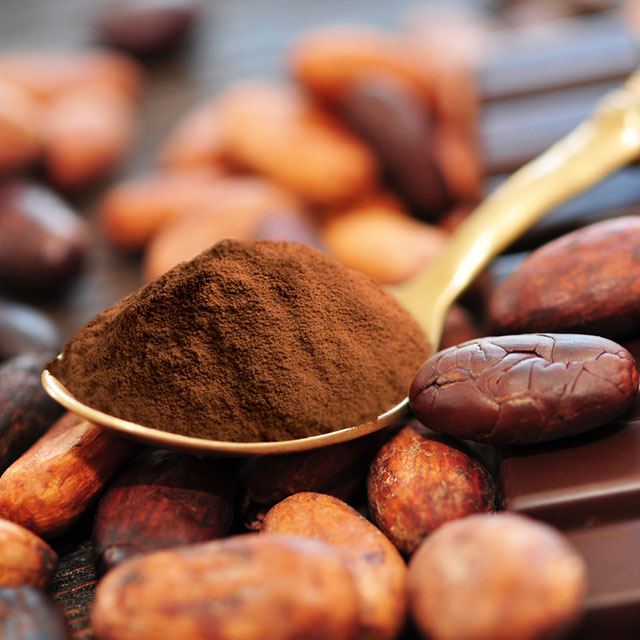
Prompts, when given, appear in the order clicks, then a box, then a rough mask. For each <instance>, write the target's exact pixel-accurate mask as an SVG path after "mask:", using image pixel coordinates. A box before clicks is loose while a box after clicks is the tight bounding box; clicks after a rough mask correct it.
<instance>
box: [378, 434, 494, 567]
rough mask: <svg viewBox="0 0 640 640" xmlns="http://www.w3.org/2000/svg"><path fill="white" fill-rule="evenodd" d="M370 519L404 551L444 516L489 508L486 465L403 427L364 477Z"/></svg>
mask: <svg viewBox="0 0 640 640" xmlns="http://www.w3.org/2000/svg"><path fill="white" fill-rule="evenodd" d="M367 490H368V498H369V509H370V512H371V515H372V517H373V520H374V522H375V523H376V524H377V525H378V526H379V527H380V529H382V531H383V532H384V533H385V534H386V535H387V536H388V537H389V539H390V540H391V541H392V542H393V543H394V544H395V545H396V547H398V549H400V551H401V552H402V553H404V554H406V555H410V554H411V553H413V551H414V550H415V549H416V547H417V546H418V545H419V544H420V542H421V541H422V539H423V538H424V537H426V536H427V535H429V534H430V533H431V532H432V531H434V530H435V529H436V528H437V527H439V526H440V525H442V524H444V523H445V522H447V521H449V520H454V519H456V518H462V517H464V516H467V515H469V514H471V513H476V512H482V511H491V510H492V509H493V506H494V500H495V488H494V484H493V480H492V479H491V476H490V475H489V473H488V471H487V470H486V469H485V468H484V467H483V466H482V465H481V464H480V463H479V462H478V461H477V460H475V459H474V458H472V457H470V456H468V455H467V454H466V453H464V452H462V451H461V450H459V449H458V448H456V447H454V446H452V445H450V444H448V443H447V441H446V440H444V439H442V438H441V437H439V436H438V435H437V434H434V435H433V436H427V435H426V430H425V429H423V428H422V427H420V426H417V425H411V426H408V427H405V428H404V429H403V430H402V431H401V432H400V433H398V435H396V436H395V437H394V438H392V439H391V440H390V441H389V442H387V444H386V445H384V446H383V447H382V449H381V450H380V453H378V455H377V457H376V458H375V460H374V461H373V464H372V465H371V470H370V472H369V478H368V483H367Z"/></svg>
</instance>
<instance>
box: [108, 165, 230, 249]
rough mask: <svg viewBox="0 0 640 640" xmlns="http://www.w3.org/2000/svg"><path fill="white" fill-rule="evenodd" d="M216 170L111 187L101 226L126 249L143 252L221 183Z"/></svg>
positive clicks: (157, 175) (144, 178) (164, 175)
mask: <svg viewBox="0 0 640 640" xmlns="http://www.w3.org/2000/svg"><path fill="white" fill-rule="evenodd" d="M219 177H220V176H219V174H218V172H216V171H215V170H214V169H195V170H189V171H171V172H169V171H162V172H158V173H152V174H149V175H145V176H141V177H139V178H133V179H131V180H126V181H125V182H121V183H119V184H116V185H115V186H113V187H111V188H110V189H109V190H108V191H107V192H106V193H105V195H104V196H103V198H102V202H101V203H100V226H101V227H102V230H103V231H104V232H105V234H106V236H107V238H108V239H109V240H110V241H111V242H113V243H114V244H116V245H118V246H120V247H123V248H126V249H140V248H142V247H144V246H145V245H146V243H147V242H148V241H149V239H150V238H151V237H152V236H153V234H154V233H156V232H157V231H158V230H159V229H160V228H161V227H162V226H163V225H165V224H167V223H169V222H170V221H171V220H173V218H175V217H176V216H178V215H180V214H181V213H182V212H184V211H186V210H188V209H189V207H190V206H191V205H193V204H195V203H197V202H199V201H200V200H201V199H202V198H206V197H207V195H206V194H207V193H208V189H209V187H210V186H211V185H212V184H213V183H214V182H215V181H216V180H218V179H219Z"/></svg>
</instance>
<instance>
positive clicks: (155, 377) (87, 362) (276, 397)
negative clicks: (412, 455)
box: [51, 240, 427, 442]
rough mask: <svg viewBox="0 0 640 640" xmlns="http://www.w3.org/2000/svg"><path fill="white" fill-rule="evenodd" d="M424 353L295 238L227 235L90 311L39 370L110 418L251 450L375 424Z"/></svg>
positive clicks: (407, 327) (351, 277) (351, 276)
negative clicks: (252, 445) (57, 356)
mask: <svg viewBox="0 0 640 640" xmlns="http://www.w3.org/2000/svg"><path fill="white" fill-rule="evenodd" d="M426 356H427V351H426V345H425V341H424V336H423V334H422V332H421V330H420V328H419V327H418V326H417V324H416V323H415V322H414V320H413V319H412V318H411V316H410V315H409V314H408V313H407V312H406V311H405V310H404V309H403V308H402V307H400V306H399V305H398V304H397V303H396V302H395V300H394V299H393V298H392V297H391V296H390V295H389V294H387V293H386V292H384V291H383V290H382V289H380V288H379V287H378V286H377V285H376V284H375V283H374V282H373V281H372V280H370V279H369V278H368V277H367V276H364V275H362V274H360V273H358V272H356V271H353V270H351V269H348V268H346V267H344V266H342V265H341V264H339V263H338V262H336V261H335V260H333V259H332V258H329V257H327V256H326V255H324V254H322V253H321V252H319V251H317V250H315V249H312V248H310V247H308V246H306V245H303V244H297V243H288V242H269V241H258V242H240V241H235V240H225V241H223V242H221V243H219V244H217V245H215V246H214V247H212V248H211V249H208V250H207V251H205V252H203V253H202V254H200V255H199V256H198V257H196V258H195V259H193V260H191V261H189V262H183V263H181V264H179V265H178V266H177V267H175V268H174V269H172V270H171V271H169V272H167V273H166V274H165V275H163V276H161V277H160V278H158V279H157V280H155V281H153V282H151V283H150V284H148V285H146V286H144V287H142V288H141V289H140V290H138V291H137V292H135V293H133V294H131V295H130V296H128V297H127V298H125V299H124V300H122V301H121V302H119V303H118V304H116V305H115V306H113V307H111V308H110V309H108V310H107V311H105V312H103V313H102V314H100V315H98V316H97V317H96V318H94V319H93V320H92V321H91V322H89V323H88V324H87V325H86V326H85V327H84V328H83V329H82V330H81V331H80V332H79V333H78V334H77V335H76V336H75V337H74V338H73V339H72V340H71V341H70V342H69V343H68V344H67V345H66V346H65V348H64V351H63V358H62V359H61V360H58V361H56V363H55V364H54V365H53V366H52V367H51V369H52V372H53V373H54V375H56V376H57V377H58V378H59V379H60V380H61V381H62V382H63V383H64V384H65V385H66V386H67V388H68V389H69V390H70V391H71V393H72V394H73V395H74V396H76V398H78V399H79V400H81V401H82V402H84V403H85V404H88V405H90V406H92V407H95V408H97V409H100V410H102V411H104V412H106V413H109V414H112V415H115V416H118V417H120V418H124V419H127V420H131V421H134V422H137V423H139V424H142V425H145V426H148V427H154V428H156V429H161V430H163V431H170V432H173V433H179V434H184V435H190V436H197V437H202V438H210V439H217V440H228V441H241V442H258V441H274V440H286V439H289V438H299V437H304V436H310V435H316V434H320V433H326V432H329V431H334V430H336V429H340V428H343V427H346V426H352V425H356V424H361V423H362V422H365V421H367V420H369V419H372V418H375V417H376V416H377V415H379V414H380V413H382V412H384V411H386V410H387V409H389V408H391V407H392V406H393V405H394V404H396V403H397V402H399V401H400V400H401V399H402V398H403V397H405V396H406V395H407V390H408V388H409V384H410V383H411V380H412V378H413V376H414V374H415V373H416V371H417V369H418V367H419V366H420V364H421V363H422V362H423V360H424V359H425V358H426Z"/></svg>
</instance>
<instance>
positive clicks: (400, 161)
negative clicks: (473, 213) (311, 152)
mask: <svg viewBox="0 0 640 640" xmlns="http://www.w3.org/2000/svg"><path fill="white" fill-rule="evenodd" d="M340 110H341V112H342V114H343V115H344V117H345V119H346V121H347V122H348V123H349V124H351V126H352V127H353V128H354V130H355V131H357V132H358V133H359V134H360V135H362V137H363V138H364V139H365V140H366V141H367V142H368V143H369V144H370V145H371V146H372V148H373V149H374V150H375V151H376V153H377V154H378V157H379V159H380V161H381V164H382V166H383V167H384V169H386V171H387V173H388V174H389V178H390V179H391V182H392V183H393V185H394V186H395V187H396V189H397V190H398V193H399V194H400V195H401V196H402V197H403V198H404V199H405V200H406V202H407V203H408V204H409V206H410V208H411V210H412V211H413V212H414V213H416V214H418V215H419V217H421V218H423V219H425V220H435V219H437V218H438V217H439V215H440V214H441V213H443V212H444V211H445V210H446V209H448V208H449V207H450V206H451V204H452V199H451V196H450V195H449V192H448V190H447V187H446V185H445V182H444V179H443V176H442V172H441V171H440V169H439V167H438V165H437V162H436V157H435V155H434V151H435V140H434V126H435V125H434V122H433V117H432V115H431V114H430V113H429V111H428V110H427V107H426V106H425V104H424V102H423V101H422V100H421V98H420V96H419V95H417V94H416V93H415V92H413V91H411V90H410V89H409V87H407V86H406V85H405V84H402V83H400V82H398V81H393V80H390V79H387V78H383V79H373V80H372V79H371V78H369V79H364V80H362V81H360V82H358V83H356V84H354V85H353V86H352V87H350V89H349V91H347V93H346V95H345V96H344V97H343V99H342V102H341V109H340Z"/></svg>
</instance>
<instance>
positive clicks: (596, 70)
mask: <svg viewBox="0 0 640 640" xmlns="http://www.w3.org/2000/svg"><path fill="white" fill-rule="evenodd" d="M492 44H493V46H492V49H491V50H490V52H489V55H488V59H487V60H486V61H485V63H484V65H483V67H482V68H481V69H480V71H479V74H478V84H479V91H480V95H481V96H482V99H484V100H486V101H489V100H500V99H504V98H508V97H514V96H520V95H525V94H532V93H538V92H548V91H552V90H554V89H559V88H564V87H571V86H577V85H584V84H592V83H596V82H600V81H603V80H610V79H616V78H624V77H625V76H626V75H628V74H629V73H631V72H632V71H633V70H634V69H635V68H636V66H637V65H638V64H640V41H639V40H638V39H637V37H636V36H635V35H634V34H633V33H632V32H631V30H630V29H629V28H628V25H627V24H626V23H625V20H624V18H623V16H621V15H620V14H619V13H614V12H610V13H603V14H600V15H598V16H593V17H591V18H588V19H582V18H577V19H575V18H574V19H567V20H558V21H555V22H551V23H549V22H548V23H546V24H545V25H544V27H542V28H538V29H526V30H525V29H509V30H504V31H502V32H498V33H497V34H496V35H495V36H494V38H493V42H492Z"/></svg>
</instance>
